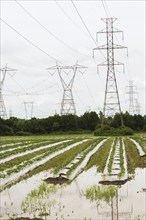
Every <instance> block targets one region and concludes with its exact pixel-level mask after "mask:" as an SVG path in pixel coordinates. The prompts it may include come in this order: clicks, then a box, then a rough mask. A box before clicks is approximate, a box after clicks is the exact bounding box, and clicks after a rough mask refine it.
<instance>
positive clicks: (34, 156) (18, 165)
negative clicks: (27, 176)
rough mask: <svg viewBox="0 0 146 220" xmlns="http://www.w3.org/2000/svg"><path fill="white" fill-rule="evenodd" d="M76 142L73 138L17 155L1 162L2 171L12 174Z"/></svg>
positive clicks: (0, 168)
mask: <svg viewBox="0 0 146 220" xmlns="http://www.w3.org/2000/svg"><path fill="white" fill-rule="evenodd" d="M75 142H77V140H71V141H68V142H66V143H62V144H60V145H57V146H53V147H50V148H47V149H42V150H40V151H36V152H33V153H30V154H27V155H24V156H20V157H17V158H15V159H12V160H10V161H8V162H5V163H3V164H1V166H0V172H3V171H4V172H5V175H8V174H9V175H10V174H11V173H13V172H18V171H20V170H21V169H22V168H24V167H25V166H27V165H30V164H33V163H34V162H36V161H39V160H42V159H43V158H44V157H47V156H49V155H50V154H51V153H53V152H55V151H58V150H61V149H63V148H65V147H67V146H68V145H70V144H73V143H75ZM38 156H39V157H38ZM13 167H14V168H13ZM6 170H8V173H6ZM1 175H2V176H3V175H4V174H3V173H1Z"/></svg>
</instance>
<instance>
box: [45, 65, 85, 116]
mask: <svg viewBox="0 0 146 220" xmlns="http://www.w3.org/2000/svg"><path fill="white" fill-rule="evenodd" d="M85 69H86V67H85V66H81V65H78V64H75V65H73V66H60V65H58V64H56V66H53V67H49V68H48V69H47V70H48V71H49V72H50V74H51V75H53V74H54V73H55V72H56V71H57V72H58V75H59V77H60V80H61V83H62V87H63V97H62V102H61V110H60V114H61V115H67V114H76V107H75V102H74V98H73V93H72V88H73V83H74V79H75V75H76V73H77V71H79V72H80V73H82V74H83V73H84V71H82V70H85ZM54 71H55V72H54Z"/></svg>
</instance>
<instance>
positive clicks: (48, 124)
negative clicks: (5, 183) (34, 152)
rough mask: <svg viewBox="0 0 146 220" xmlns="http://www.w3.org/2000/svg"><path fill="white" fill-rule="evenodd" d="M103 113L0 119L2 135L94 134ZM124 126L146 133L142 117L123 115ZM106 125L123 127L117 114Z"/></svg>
mask: <svg viewBox="0 0 146 220" xmlns="http://www.w3.org/2000/svg"><path fill="white" fill-rule="evenodd" d="M102 116H103V115H102V112H99V114H97V113H96V112H94V111H91V112H85V113H84V114H83V115H81V116H77V115H72V114H69V115H58V114H55V115H54V116H49V117H47V118H42V119H39V118H32V119H30V120H26V119H19V118H16V117H11V118H9V119H6V120H4V119H2V118H0V135H28V134H50V133H59V132H60V133H61V132H70V133H82V132H93V131H95V130H96V129H97V128H99V127H101V124H102ZM122 117H123V122H124V126H126V127H129V128H131V129H132V130H134V131H146V117H143V116H141V115H130V114H129V113H128V112H125V113H122ZM104 123H105V124H106V125H108V126H110V127H112V128H119V127H120V126H121V117H120V115H119V114H116V115H115V116H114V117H113V118H110V117H109V118H106V119H105V120H104Z"/></svg>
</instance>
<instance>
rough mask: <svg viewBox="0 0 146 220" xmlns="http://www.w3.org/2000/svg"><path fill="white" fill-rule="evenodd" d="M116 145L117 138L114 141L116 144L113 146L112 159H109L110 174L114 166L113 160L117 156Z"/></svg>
mask: <svg viewBox="0 0 146 220" xmlns="http://www.w3.org/2000/svg"><path fill="white" fill-rule="evenodd" d="M116 144H117V138H115V140H114V144H113V146H112V151H111V155H110V159H109V163H108V172H109V173H111V170H112V165H113V160H114V155H115V150H116Z"/></svg>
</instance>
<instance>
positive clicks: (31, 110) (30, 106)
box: [23, 101, 34, 119]
mask: <svg viewBox="0 0 146 220" xmlns="http://www.w3.org/2000/svg"><path fill="white" fill-rule="evenodd" d="M23 103H24V108H25V115H26V119H31V118H32V114H33V104H34V102H33V101H32V102H23ZM28 108H29V112H30V114H28Z"/></svg>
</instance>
